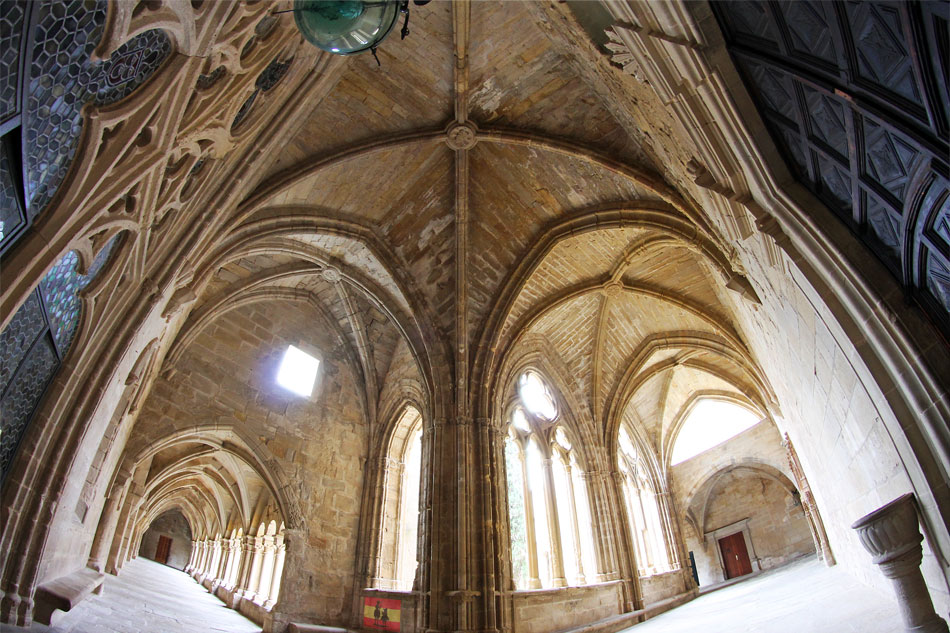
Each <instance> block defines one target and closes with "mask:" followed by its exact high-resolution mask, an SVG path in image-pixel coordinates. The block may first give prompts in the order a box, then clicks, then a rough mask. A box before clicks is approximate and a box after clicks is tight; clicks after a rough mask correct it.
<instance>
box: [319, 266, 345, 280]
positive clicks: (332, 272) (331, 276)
mask: <svg viewBox="0 0 950 633" xmlns="http://www.w3.org/2000/svg"><path fill="white" fill-rule="evenodd" d="M321 274H322V275H323V278H324V279H325V280H326V281H329V282H330V283H331V284H335V283H339V282H340V280H341V279H343V276H342V275H341V274H340V271H339V270H338V269H336V268H334V267H333V266H327V267H326V268H324V269H323V272H322V273H321Z"/></svg>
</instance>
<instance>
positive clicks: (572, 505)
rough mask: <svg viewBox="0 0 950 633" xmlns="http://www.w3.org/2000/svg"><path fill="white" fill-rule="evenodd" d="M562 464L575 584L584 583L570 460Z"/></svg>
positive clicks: (579, 531) (585, 580)
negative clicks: (565, 480)
mask: <svg viewBox="0 0 950 633" xmlns="http://www.w3.org/2000/svg"><path fill="white" fill-rule="evenodd" d="M561 463H562V464H563V465H564V476H565V478H566V479H567V494H568V504H569V505H568V508H569V509H570V515H571V532H572V533H573V535H574V558H575V560H576V565H577V580H576V582H577V584H579V585H586V584H587V578H585V577H584V557H583V556H582V555H581V530H580V526H578V525H577V500H576V499H575V498H574V478H573V477H572V476H571V462H569V461H568V460H567V459H562V460H561Z"/></svg>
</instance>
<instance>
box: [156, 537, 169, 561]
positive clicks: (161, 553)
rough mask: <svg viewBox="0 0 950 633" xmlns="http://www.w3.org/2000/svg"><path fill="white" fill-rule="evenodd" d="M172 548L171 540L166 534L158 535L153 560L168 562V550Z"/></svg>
mask: <svg viewBox="0 0 950 633" xmlns="http://www.w3.org/2000/svg"><path fill="white" fill-rule="evenodd" d="M171 549H172V540H171V539H170V538H168V537H167V536H159V537H158V545H157V546H156V547H155V562H156V563H161V564H163V565H165V564H167V563H168V552H170V551H171Z"/></svg>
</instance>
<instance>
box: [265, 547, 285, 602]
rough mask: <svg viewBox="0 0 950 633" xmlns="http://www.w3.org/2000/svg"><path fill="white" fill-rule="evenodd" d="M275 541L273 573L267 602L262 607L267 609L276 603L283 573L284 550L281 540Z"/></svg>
mask: <svg viewBox="0 0 950 633" xmlns="http://www.w3.org/2000/svg"><path fill="white" fill-rule="evenodd" d="M275 541H276V542H275V548H276V550H275V551H276V553H275V558H274V572H273V574H272V575H271V581H270V589H269V590H268V592H267V602H265V603H264V606H265V607H267V608H268V609H269V608H271V607H273V606H274V603H276V602H277V596H278V594H279V592H280V577H281V575H282V574H283V571H284V554H285V551H286V550H285V548H284V543H283V538H281V537H280V536H278V537H277V538H276V539H275Z"/></svg>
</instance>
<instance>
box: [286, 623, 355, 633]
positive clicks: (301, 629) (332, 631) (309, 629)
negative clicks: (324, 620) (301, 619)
mask: <svg viewBox="0 0 950 633" xmlns="http://www.w3.org/2000/svg"><path fill="white" fill-rule="evenodd" d="M287 633H348V631H347V630H346V629H341V628H339V627H336V626H323V625H321V624H298V623H296V622H292V623H291V624H290V626H288V627H287Z"/></svg>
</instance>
